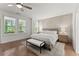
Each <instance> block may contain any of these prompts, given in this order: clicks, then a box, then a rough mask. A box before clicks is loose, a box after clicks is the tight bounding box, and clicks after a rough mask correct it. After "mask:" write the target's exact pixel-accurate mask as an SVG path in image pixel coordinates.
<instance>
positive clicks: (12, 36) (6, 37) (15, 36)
mask: <svg viewBox="0 0 79 59" xmlns="http://www.w3.org/2000/svg"><path fill="white" fill-rule="evenodd" d="M4 16H9V17H14V18H16V32H15V33H8V34H5V33H4ZM20 17H21V18H23V19H24V20H26V32H25V33H19V32H18V19H19V18H20ZM0 21H1V22H0V29H1V31H0V32H1V33H0V34H1V39H0V43H5V42H10V41H15V40H20V39H24V38H27V37H29V36H30V35H31V24H32V22H31V21H32V20H31V19H30V18H28V17H27V16H26V17H24V16H22V15H17V14H13V13H9V12H4V11H0Z"/></svg>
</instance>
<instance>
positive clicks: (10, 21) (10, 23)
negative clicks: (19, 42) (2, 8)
mask: <svg viewBox="0 0 79 59" xmlns="http://www.w3.org/2000/svg"><path fill="white" fill-rule="evenodd" d="M4 24H5V33H14V32H15V19H14V18H11V17H6V16H5V17H4Z"/></svg>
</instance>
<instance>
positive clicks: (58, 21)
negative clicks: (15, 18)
mask: <svg viewBox="0 0 79 59" xmlns="http://www.w3.org/2000/svg"><path fill="white" fill-rule="evenodd" d="M39 25H41V26H42V28H50V29H53V28H58V29H59V33H60V29H61V28H62V27H61V26H64V27H65V31H66V34H67V35H68V36H69V37H70V38H72V14H66V15H61V16H57V17H52V18H48V19H42V20H39ZM41 26H39V27H41ZM63 35H64V34H63Z"/></svg>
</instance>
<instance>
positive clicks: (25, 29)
mask: <svg viewBox="0 0 79 59" xmlns="http://www.w3.org/2000/svg"><path fill="white" fill-rule="evenodd" d="M20 20H23V22H24V23H23V25H24V26H22V25H21V24H20ZM18 25H19V26H18V32H26V29H25V28H26V20H24V19H19V21H18ZM20 25H21V28H22V27H23V28H24V30H22V29H23V28H22V29H21V31H20Z"/></svg>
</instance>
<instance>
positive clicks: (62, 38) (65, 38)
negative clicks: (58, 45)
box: [58, 35, 69, 43]
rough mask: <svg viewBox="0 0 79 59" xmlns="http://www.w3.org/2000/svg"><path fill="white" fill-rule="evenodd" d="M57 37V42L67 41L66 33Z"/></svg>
mask: <svg viewBox="0 0 79 59" xmlns="http://www.w3.org/2000/svg"><path fill="white" fill-rule="evenodd" d="M58 38H59V42H63V43H69V37H68V35H58Z"/></svg>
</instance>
